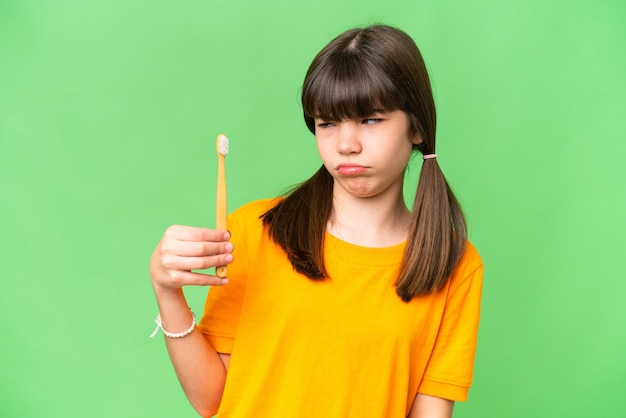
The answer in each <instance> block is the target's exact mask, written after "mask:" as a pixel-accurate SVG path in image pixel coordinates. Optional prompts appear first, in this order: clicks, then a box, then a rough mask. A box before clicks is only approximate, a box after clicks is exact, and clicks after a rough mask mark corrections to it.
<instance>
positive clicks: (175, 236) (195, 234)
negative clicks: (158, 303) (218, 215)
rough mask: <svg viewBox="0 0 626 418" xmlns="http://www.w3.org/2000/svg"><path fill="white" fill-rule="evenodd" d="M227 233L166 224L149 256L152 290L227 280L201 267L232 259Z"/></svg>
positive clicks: (220, 283)
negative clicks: (163, 232) (196, 271)
mask: <svg viewBox="0 0 626 418" xmlns="http://www.w3.org/2000/svg"><path fill="white" fill-rule="evenodd" d="M229 239H230V234H229V233H228V232H225V231H216V230H213V229H206V228H194V227H190V226H181V225H174V226H171V227H169V228H168V229H167V230H166V231H165V234H164V235H163V238H162V239H161V242H159V245H158V246H157V247H156V249H155V250H154V252H153V253H152V257H151V258H150V278H151V279H152V285H153V286H154V289H155V291H156V292H158V291H160V290H163V291H167V290H176V291H178V290H180V288H181V287H183V286H188V285H195V286H220V285H224V284H226V283H228V280H227V279H221V278H219V277H216V276H214V275H210V274H206V273H195V272H193V271H192V270H203V269H207V268H211V267H215V266H223V265H226V264H229V263H231V262H232V261H233V255H232V252H233V244H231V243H230V242H228V240H229Z"/></svg>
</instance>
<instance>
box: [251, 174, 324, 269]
mask: <svg viewBox="0 0 626 418" xmlns="http://www.w3.org/2000/svg"><path fill="white" fill-rule="evenodd" d="M332 203H333V178H332V176H331V175H330V173H329V172H328V171H327V170H326V167H324V166H322V167H321V168H320V169H319V170H318V171H317V172H316V173H315V174H314V175H313V177H311V178H310V179H308V180H307V181H305V182H304V183H302V184H300V185H299V186H297V187H296V188H295V189H293V190H292V191H291V192H290V193H289V194H288V195H287V197H286V198H285V199H284V200H282V201H280V202H279V203H278V204H277V205H276V206H274V207H273V208H272V209H270V210H269V211H267V212H266V213H264V214H263V215H261V219H262V220H263V225H265V227H266V228H267V230H268V233H269V235H270V238H272V240H273V241H274V242H276V243H277V244H278V245H280V247H281V248H282V249H283V250H284V251H285V253H286V254H287V257H288V258H289V261H290V262H291V265H292V266H293V268H294V270H295V271H297V272H298V273H301V274H304V275H305V276H307V277H308V278H310V279H313V280H323V279H324V278H326V276H327V275H326V269H325V268H324V252H323V250H324V234H325V232H326V222H327V221H328V218H329V217H330V213H331V210H332Z"/></svg>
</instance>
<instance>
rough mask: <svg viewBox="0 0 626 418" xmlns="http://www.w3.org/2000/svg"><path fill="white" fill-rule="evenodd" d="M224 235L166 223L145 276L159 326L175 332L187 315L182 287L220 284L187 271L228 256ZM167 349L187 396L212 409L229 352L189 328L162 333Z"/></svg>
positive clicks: (207, 412) (201, 408)
mask: <svg viewBox="0 0 626 418" xmlns="http://www.w3.org/2000/svg"><path fill="white" fill-rule="evenodd" d="M229 238H230V236H229V234H227V233H224V232H220V231H214V230H209V229H201V228H191V227H183V226H173V227H170V228H168V230H167V231H166V233H165V235H164V236H163V239H162V240H161V242H160V243H159V245H158V246H157V248H156V249H155V251H154V253H153V254H152V258H151V260H150V278H151V280H152V286H153V288H154V293H155V295H156V298H157V303H158V305H159V312H160V314H161V319H162V322H163V327H164V328H165V329H166V330H168V331H169V332H180V331H183V330H185V329H187V328H188V327H189V324H191V321H192V316H191V312H190V311H189V308H188V305H187V301H186V300H185V296H184V294H183V291H182V286H186V285H196V286H221V285H224V284H226V283H227V281H223V280H222V279H220V278H218V277H215V276H212V275H207V274H201V273H194V272H192V270H201V269H206V268H210V267H215V266H216V265H226V264H228V263H230V262H231V261H232V260H233V256H232V254H231V253H232V250H233V248H232V244H230V243H229V242H228V239H229ZM165 342H166V346H167V350H168V353H169V356H170V359H171V361H172V365H173V366H174V370H175V372H176V375H177V376H178V379H179V381H180V383H181V385H182V387H183V390H184V391H185V394H186V395H187V398H188V399H189V401H190V402H191V404H192V405H193V407H194V408H195V409H196V411H197V412H198V413H199V414H200V415H202V416H212V415H214V414H215V412H217V409H218V408H219V405H220V401H221V398H222V393H223V391H224V382H225V380H226V371H227V367H228V361H229V358H230V356H229V355H227V354H219V353H217V352H216V351H215V349H214V348H213V347H212V346H211V344H209V342H208V341H207V340H206V339H205V338H204V336H203V335H202V334H201V333H200V332H198V331H197V330H194V331H193V332H192V333H191V334H189V335H187V336H186V337H183V338H176V339H174V338H165Z"/></svg>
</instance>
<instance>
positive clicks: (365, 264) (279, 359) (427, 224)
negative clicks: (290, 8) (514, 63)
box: [150, 25, 483, 418]
mask: <svg viewBox="0 0 626 418" xmlns="http://www.w3.org/2000/svg"><path fill="white" fill-rule="evenodd" d="M302 106H303V110H304V119H305V122H306V124H307V126H308V128H309V130H310V131H311V132H312V133H313V134H314V135H315V139H316V143H317V147H318V150H319V154H320V156H321V159H322V161H323V166H322V167H321V168H320V169H319V170H318V171H317V173H315V174H314V175H313V177H311V178H310V179H309V180H307V181H306V182H304V183H303V184H301V185H300V186H298V187H297V188H296V189H294V190H293V191H292V192H291V193H289V194H288V195H287V196H286V197H280V198H276V199H271V200H262V201H256V202H252V203H249V204H247V205H245V206H243V207H242V208H240V209H238V210H236V211H235V212H234V213H232V214H231V215H230V217H229V223H228V225H229V231H228V232H227V231H216V230H211V229H203V228H192V227H185V226H173V227H170V228H169V229H168V230H167V231H166V233H165V235H164V237H163V239H162V241H161V242H160V244H159V245H158V247H157V249H156V250H155V252H154V254H153V256H152V260H151V265H150V275H151V278H152V284H153V287H154V291H155V294H156V297H157V301H158V305H159V309H160V323H161V327H162V329H163V330H164V331H165V332H166V336H168V338H166V343H167V349H168V351H169V355H170V357H171V360H172V363H173V365H174V368H175V370H176V373H177V375H178V378H179V379H180V382H181V384H182V387H183V389H184V390H185V393H186V395H187V397H188V398H189V400H190V401H191V403H192V405H193V406H194V407H195V408H196V410H197V411H198V413H200V414H201V415H202V416H212V415H213V414H215V413H217V416H218V417H242V418H250V417H255V418H263V417H269V418H283V417H298V418H302V417H325V418H346V417H358V418H363V417H366V418H367V417H376V418H390V417H392V418H393V417H406V416H409V417H451V416H452V408H453V405H454V401H463V400H465V399H466V398H467V393H468V389H469V386H470V383H471V378H472V368H473V361H474V353H475V348H476V335H477V329H478V316H479V305H480V295H481V285H482V272H483V267H482V263H481V260H480V257H479V256H478V253H477V252H476V250H475V249H474V248H473V247H472V245H471V244H469V243H468V242H467V233H466V226H465V221H464V217H463V213H462V212H461V208H460V207H459V204H458V203H457V201H456V199H455V197H454V195H453V194H452V191H451V190H450V188H449V187H448V184H447V182H446V180H445V178H444V176H443V173H442V172H441V169H440V167H439V165H438V163H437V158H436V157H437V155H436V154H435V119H436V118H435V106H434V101H433V97H432V92H431V87H430V82H429V79H428V74H427V72H426V68H425V65H424V62H423V60H422V57H421V55H420V52H419V50H418V48H417V46H416V45H415V43H414V42H413V41H412V39H411V38H410V37H409V36H408V35H407V34H405V33H404V32H402V31H400V30H398V29H395V28H392V27H389V26H383V25H377V26H370V27H366V28H363V29H353V30H349V31H347V32H345V33H343V34H341V35H340V36H338V37H337V38H335V39H334V40H333V41H331V42H330V43H329V44H328V45H327V46H326V47H325V48H324V49H322V51H321V52H320V53H319V54H318V55H317V56H316V57H315V59H314V60H313V63H312V64H311V66H310V68H309V70H308V72H307V74H306V77H305V80H304V86H303V91H302ZM413 152H417V153H421V155H422V157H423V165H422V170H421V173H420V179H419V184H418V187H417V192H416V195H415V201H414V203H413V210H412V211H410V210H409V209H408V208H407V206H406V205H405V202H404V199H403V194H402V190H403V181H404V172H405V169H406V167H407V164H408V162H409V160H410V158H411V155H412V153H413ZM224 264H229V267H228V278H227V279H220V278H218V277H215V276H212V275H206V274H200V273H195V272H193V271H192V270H198V269H205V268H209V267H215V266H220V265H224ZM186 285H205V286H206V285H209V286H212V288H211V290H210V292H209V296H208V298H207V302H206V306H205V310H204V315H203V317H202V319H201V321H200V324H199V325H198V327H197V328H196V325H195V320H196V318H195V315H194V314H193V313H192V312H191V311H190V309H189V308H188V306H187V302H186V301H185V298H184V295H183V292H182V290H181V288H182V286H186ZM190 324H191V325H190ZM185 330H186V331H185Z"/></svg>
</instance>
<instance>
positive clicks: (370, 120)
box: [361, 118, 382, 125]
mask: <svg viewBox="0 0 626 418" xmlns="http://www.w3.org/2000/svg"><path fill="white" fill-rule="evenodd" d="M381 120H382V119H381V118H367V119H363V120H362V121H361V123H362V124H363V125H375V124H377V123H378V122H380V121H381Z"/></svg>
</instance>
